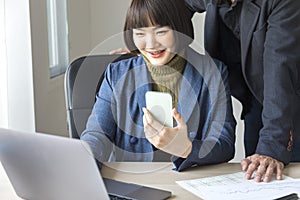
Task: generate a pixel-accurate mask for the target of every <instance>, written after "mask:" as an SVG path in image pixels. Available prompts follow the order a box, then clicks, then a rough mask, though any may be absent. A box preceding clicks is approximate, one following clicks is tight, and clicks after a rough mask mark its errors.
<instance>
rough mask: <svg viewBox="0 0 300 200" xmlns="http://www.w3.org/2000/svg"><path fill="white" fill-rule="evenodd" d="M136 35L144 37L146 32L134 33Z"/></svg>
mask: <svg viewBox="0 0 300 200" xmlns="http://www.w3.org/2000/svg"><path fill="white" fill-rule="evenodd" d="M134 35H136V36H138V37H142V36H144V35H145V34H144V33H139V32H137V33H134Z"/></svg>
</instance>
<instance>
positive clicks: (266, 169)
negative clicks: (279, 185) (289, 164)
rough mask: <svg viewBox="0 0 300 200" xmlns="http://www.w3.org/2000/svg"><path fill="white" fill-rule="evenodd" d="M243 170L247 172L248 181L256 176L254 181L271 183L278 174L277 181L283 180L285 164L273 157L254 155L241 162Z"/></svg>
mask: <svg viewBox="0 0 300 200" xmlns="http://www.w3.org/2000/svg"><path fill="white" fill-rule="evenodd" d="M241 166H242V170H243V171H245V172H246V179H248V180H249V179H251V177H252V174H254V172H255V170H256V172H255V175H254V181H256V182H261V181H263V182H269V181H270V180H271V177H272V175H273V173H275V174H276V179H277V180H281V179H282V170H283V168H284V164H283V163H282V162H280V161H278V160H276V159H274V158H272V157H269V156H263V155H259V154H254V155H252V156H248V157H247V158H245V159H243V160H242V161H241Z"/></svg>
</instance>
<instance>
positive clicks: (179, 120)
mask: <svg viewBox="0 0 300 200" xmlns="http://www.w3.org/2000/svg"><path fill="white" fill-rule="evenodd" d="M173 117H174V119H175V120H176V122H177V125H178V126H182V125H185V121H184V120H183V118H182V116H181V114H180V113H179V112H177V110H176V108H173Z"/></svg>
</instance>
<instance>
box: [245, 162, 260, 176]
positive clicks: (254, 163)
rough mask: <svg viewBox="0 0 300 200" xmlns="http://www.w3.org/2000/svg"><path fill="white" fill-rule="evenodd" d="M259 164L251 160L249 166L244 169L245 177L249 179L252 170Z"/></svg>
mask: <svg viewBox="0 0 300 200" xmlns="http://www.w3.org/2000/svg"><path fill="white" fill-rule="evenodd" d="M258 166H259V163H258V162H257V161H252V162H251V163H250V164H249V166H248V169H247V171H246V179H248V180H249V179H251V177H252V174H253V173H254V171H255V170H256V169H257V167H258Z"/></svg>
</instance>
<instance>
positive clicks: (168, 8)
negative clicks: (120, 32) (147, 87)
mask: <svg viewBox="0 0 300 200" xmlns="http://www.w3.org/2000/svg"><path fill="white" fill-rule="evenodd" d="M192 16H193V13H192V12H191V11H190V10H189V9H188V8H187V7H186V6H185V3H184V0H132V1H131V4H130V6H129V8H128V11H127V15H126V19H125V25H124V40H125V44H126V46H127V48H128V49H129V50H130V51H131V52H132V53H139V51H138V49H137V47H136V46H135V44H134V42H133V33H132V29H134V28H142V27H150V26H155V25H159V26H170V27H171V29H173V30H174V32H175V39H176V51H177V52H179V51H180V50H182V49H184V48H185V47H187V46H188V45H189V44H190V43H191V42H192V41H193V40H194V28H193V24H192V20H191V19H192Z"/></svg>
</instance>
